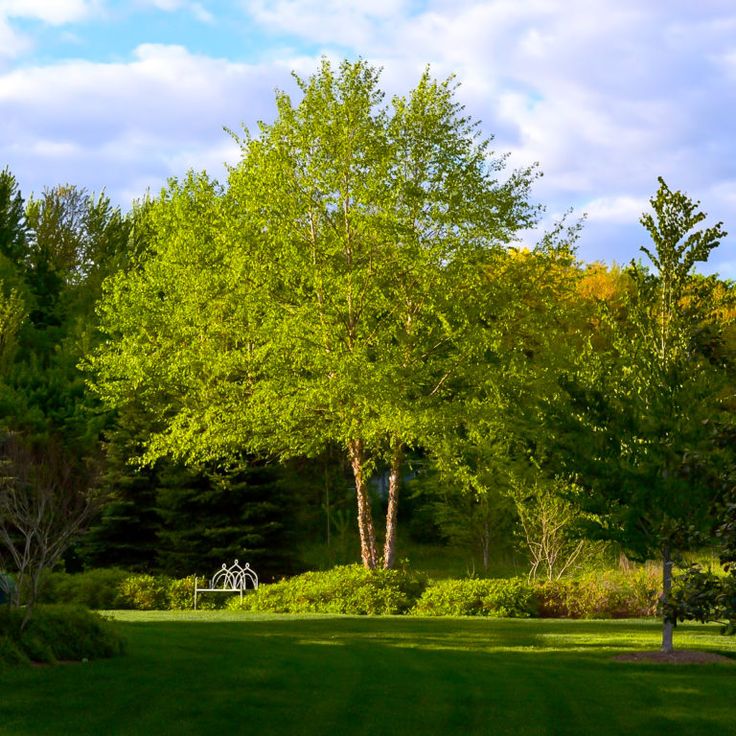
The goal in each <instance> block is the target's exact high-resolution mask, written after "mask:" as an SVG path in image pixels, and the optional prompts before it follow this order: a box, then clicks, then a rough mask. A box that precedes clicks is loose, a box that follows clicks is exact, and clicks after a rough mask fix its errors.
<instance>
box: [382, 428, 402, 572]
mask: <svg viewBox="0 0 736 736" xmlns="http://www.w3.org/2000/svg"><path fill="white" fill-rule="evenodd" d="M403 459H404V453H403V451H402V447H401V445H400V444H399V443H398V442H397V443H395V444H394V446H393V448H392V451H391V471H390V473H389V476H388V509H387V510H386V541H385V543H384V545H383V566H384V568H385V569H387V570H390V569H391V568H392V567H393V566H394V558H395V556H396V528H397V526H398V522H399V518H398V514H399V487H400V485H401V461H402V460H403Z"/></svg>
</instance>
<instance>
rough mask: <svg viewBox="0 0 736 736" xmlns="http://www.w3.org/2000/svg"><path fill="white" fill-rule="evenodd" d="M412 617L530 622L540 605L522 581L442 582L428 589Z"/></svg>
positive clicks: (519, 579)
mask: <svg viewBox="0 0 736 736" xmlns="http://www.w3.org/2000/svg"><path fill="white" fill-rule="evenodd" d="M411 613H412V614H416V615H419V616H491V617H494V618H500V617H509V618H529V617H531V616H536V614H537V601H536V597H535V590H534V587H533V586H532V585H531V584H530V583H529V582H528V581H527V580H524V579H522V578H510V579H506V580H474V579H470V580H440V581H436V582H432V583H430V584H429V585H428V586H427V588H426V589H425V590H424V592H423V593H422V595H421V597H420V598H419V599H418V600H417V602H416V605H415V606H414V608H413V609H412V611H411Z"/></svg>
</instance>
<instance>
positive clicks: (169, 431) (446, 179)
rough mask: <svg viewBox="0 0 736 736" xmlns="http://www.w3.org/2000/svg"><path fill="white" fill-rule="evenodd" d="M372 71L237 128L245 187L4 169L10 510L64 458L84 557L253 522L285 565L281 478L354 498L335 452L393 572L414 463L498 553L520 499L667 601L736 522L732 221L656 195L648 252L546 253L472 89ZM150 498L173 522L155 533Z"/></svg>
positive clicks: (554, 539) (522, 509) (233, 181)
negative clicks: (105, 182)
mask: <svg viewBox="0 0 736 736" xmlns="http://www.w3.org/2000/svg"><path fill="white" fill-rule="evenodd" d="M379 77H380V75H379V72H378V70H376V69H375V68H374V67H372V66H371V65H369V64H368V63H366V62H364V61H358V62H354V63H353V62H343V63H342V64H340V65H339V66H338V67H337V68H336V67H334V66H333V65H332V64H330V63H329V62H327V61H323V62H322V64H321V67H320V69H319V71H318V72H317V73H316V74H314V75H313V76H311V77H309V78H306V79H301V78H299V77H296V80H297V82H298V85H299V91H300V96H299V100H298V101H296V102H295V101H293V100H292V99H291V98H290V97H289V96H288V95H287V94H285V93H283V92H278V93H277V95H276V115H275V120H274V122H272V123H268V124H266V123H261V124H259V128H258V130H257V131H255V132H249V131H248V130H243V131H242V132H241V133H235V132H231V135H233V137H234V138H235V140H236V141H237V142H238V144H239V146H240V149H241V157H240V160H239V161H238V163H236V164H235V165H234V166H232V167H231V168H230V171H229V175H228V178H227V181H226V182H225V183H220V182H217V181H215V180H213V179H212V178H211V177H209V176H208V175H207V174H206V173H204V172H190V173H189V174H187V175H186V176H185V177H184V178H183V179H181V180H178V179H172V180H171V181H170V182H169V184H168V186H167V187H166V188H164V190H162V191H161V193H160V194H159V195H158V196H156V197H150V196H149V197H146V198H144V199H142V200H141V201H140V202H138V203H137V204H136V205H135V206H134V207H133V209H132V210H131V211H130V212H129V213H127V214H123V213H121V212H120V210H119V209H117V208H114V207H113V206H112V205H111V203H110V201H109V199H107V198H106V197H105V196H104V195H101V196H93V195H89V194H87V193H86V192H84V191H82V190H80V189H78V188H76V187H72V186H63V187H56V188H54V189H49V190H46V191H45V192H44V193H43V194H42V195H41V197H40V198H38V199H35V198H34V197H31V198H30V199H29V200H28V202H25V203H24V202H23V199H22V197H21V195H20V193H19V191H18V188H17V183H16V182H15V179H14V177H13V176H12V174H11V173H10V172H9V171H8V170H5V171H4V172H2V174H0V253H1V256H0V258H1V260H0V280H1V282H2V303H1V304H0V360H1V361H2V362H1V364H0V365H1V370H2V383H1V384H0V402H1V403H2V407H3V417H4V425H5V426H4V430H5V435H6V439H5V450H4V454H5V457H6V466H7V468H8V469H7V472H6V473H5V476H6V478H5V480H4V481H3V483H4V485H3V488H4V496H3V498H6V499H10V498H11V497H12V496H13V494H15V497H17V496H18V493H17V489H18V487H19V482H18V480H17V479H18V478H25V479H26V480H25V481H24V482H23V483H22V484H20V485H23V487H26V488H27V487H31V486H34V481H33V478H34V477H37V476H39V477H40V473H41V469H42V468H48V467H52V466H53V467H56V466H59V468H63V469H64V472H63V473H62V472H61V469H58V470H55V471H54V473H55V474H56V476H57V477H58V479H59V480H58V483H57V484H56V485H57V486H59V487H61V486H64V487H68V486H69V485H70V484H71V485H72V486H73V491H74V492H75V493H76V492H79V493H81V494H82V496H83V497H84V498H85V499H87V500H88V501H90V499H94V500H95V503H91V501H90V504H89V505H88V506H85V505H84V504H82V507H83V508H84V509H87V510H88V511H89V513H90V514H91V513H92V510H94V513H95V514H96V516H95V517H94V518H95V521H94V523H93V533H91V534H88V535H87V537H86V544H87V550H86V555H87V559H88V560H90V561H93V562H95V561H96V562H114V561H115V558H117V560H118V561H120V560H121V558H122V560H124V561H125V562H130V561H132V562H133V563H135V562H142V561H144V560H145V559H146V558H147V557H148V558H150V557H151V555H152V554H154V551H153V547H154V546H156V545H160V542H161V539H162V536H161V535H162V534H163V538H165V536H166V534H167V533H168V534H169V535H170V538H169V542H171V543H170V544H169V546H168V549H169V554H170V559H169V560H168V562H167V564H168V565H170V567H171V568H172V569H174V568H176V567H177V566H178V565H182V566H183V565H186V564H190V563H191V561H192V560H193V555H192V550H193V549H195V548H196V547H199V549H200V552H199V554H205V555H206V554H209V555H210V556H211V557H212V558H215V559H214V560H213V561H214V562H217V559H219V557H221V556H222V555H223V554H224V553H225V552H226V551H229V549H230V548H231V547H233V546H234V547H237V546H238V545H239V544H241V545H242V544H243V541H244V537H243V530H244V529H246V530H247V534H246V535H245V542H246V545H248V546H250V547H252V548H255V549H258V548H259V546H260V547H261V548H264V547H265V546H269V545H270V546H271V547H272V549H283V550H286V549H288V547H289V544H290V542H289V540H290V539H292V540H293V535H294V533H295V529H296V527H297V526H298V523H299V515H298V513H297V512H296V510H295V509H296V507H298V503H295V502H294V498H295V496H296V494H295V493H293V492H291V493H289V492H288V489H292V490H293V489H299V488H300V487H307V486H309V485H310V484H316V485H319V484H320V483H321V480H320V479H319V476H320V474H321V473H322V472H323V471H325V472H328V473H329V472H333V473H335V483H336V485H338V486H340V487H342V486H341V484H342V485H344V481H345V479H344V475H343V473H342V467H343V466H342V465H341V464H340V463H339V462H336V461H335V458H337V457H342V458H343V459H344V467H345V468H348V469H349V472H350V475H351V479H352V480H351V482H352V486H353V493H354V502H355V512H354V513H355V515H356V517H357V527H358V533H359V540H360V556H361V560H362V562H363V564H364V565H365V567H368V568H375V567H377V566H384V567H391V566H393V565H394V564H395V561H396V540H397V536H396V535H397V526H398V520H399V508H400V504H399V498H400V490H401V485H402V481H403V480H404V479H405V478H406V476H407V469H408V468H409V467H415V468H416V467H421V469H422V473H421V480H422V482H424V484H425V485H426V486H427V487H432V488H434V489H435V496H436V497H444V498H445V499H447V498H448V496H449V497H450V499H451V500H450V501H449V503H446V504H445V506H444V509H445V511H444V513H445V516H446V517H447V518H446V522H447V523H446V527H447V528H452V526H453V524H454V525H455V528H456V529H457V528H459V530H460V532H462V531H463V530H464V531H467V529H468V528H469V527H470V525H471V523H472V522H471V515H470V514H465V516H463V515H462V514H460V515H458V513H457V512H458V511H459V510H460V509H461V508H462V506H463V504H465V503H467V502H468V501H470V503H471V504H472V508H473V513H474V514H475V516H474V517H472V518H473V519H476V520H477V519H480V526H479V533H478V536H479V538H480V539H481V540H483V539H485V542H483V541H481V546H483V545H485V547H484V550H485V551H484V554H486V555H487V552H488V549H489V546H490V545H491V544H492V539H491V532H490V530H491V529H492V527H493V521H494V519H497V518H498V517H499V516H501V515H502V514H508V513H509V512H508V509H510V513H511V514H512V515H513V516H514V517H515V518H516V520H517V523H518V528H519V530H520V533H521V534H522V536H523V538H524V539H525V541H526V543H527V545H528V550H529V555H530V559H531V564H532V566H533V569H534V570H535V571H537V572H540V571H542V570H544V571H545V574H547V575H550V576H551V575H554V574H559V573H560V572H561V571H564V570H565V569H566V568H567V567H568V566H569V565H570V564H572V562H573V561H574V560H575V557H576V555H579V554H580V553H581V550H582V547H581V544H582V541H581V540H583V539H607V540H613V541H615V542H616V543H618V544H619V545H620V548H621V549H622V550H623V551H625V552H626V553H627V554H629V555H630V556H632V557H634V558H637V559H643V558H647V557H649V558H651V557H652V556H658V557H659V558H660V559H661V560H662V565H663V588H664V591H665V597H666V596H667V592H668V591H669V587H670V585H671V568H672V563H673V560H674V559H675V557H676V553H677V552H678V551H682V550H686V549H689V548H692V547H697V546H702V545H703V544H705V543H707V542H708V541H709V540H711V539H713V538H714V537H715V536H716V535H717V533H718V530H719V529H724V528H732V524H731V526H730V527H728V525H727V524H726V527H724V523H726V521H727V514H725V515H724V511H723V510H724V509H729V508H732V507H733V450H732V448H733V442H732V416H733V411H732V409H733V386H734V380H733V379H734V373H733V368H734V360H733V358H734V332H733V316H734V301H733V286H732V284H731V283H730V282H727V281H724V280H722V279H719V278H718V277H716V276H703V275H702V274H700V273H698V272H697V271H696V266H697V264H699V263H705V262H706V261H707V259H708V257H709V254H710V253H711V251H712V250H713V248H715V247H717V246H718V245H719V243H720V241H721V240H722V239H723V238H724V237H725V235H726V233H725V231H724V229H723V225H722V223H717V224H715V225H712V226H709V227H705V226H703V222H704V220H705V214H704V213H703V212H702V211H701V210H700V205H699V203H697V202H694V201H692V200H691V199H690V198H689V197H687V195H685V194H683V193H682V192H679V191H673V190H671V189H670V188H669V187H668V185H667V184H666V183H665V182H664V181H663V180H662V179H660V180H659V186H658V189H657V191H656V193H655V194H654V196H653V197H652V199H651V211H649V212H647V213H645V214H644V215H643V216H642V220H641V222H642V225H643V227H644V231H645V233H646V235H647V237H648V239H649V243H648V244H647V245H645V246H644V247H643V248H642V255H643V256H644V257H645V259H646V261H647V262H646V263H643V262H642V261H637V262H633V263H631V264H629V265H628V266H625V267H619V266H604V265H602V264H585V263H582V262H581V261H580V260H579V259H578V258H577V256H576V253H575V241H576V237H577V234H578V232H579V229H580V227H581V225H580V224H579V223H577V224H573V225H572V226H567V225H566V223H565V222H562V223H560V224H559V225H558V226H556V227H555V228H554V229H553V230H552V231H551V232H549V233H548V234H547V235H545V236H544V237H543V238H542V239H541V240H540V242H538V243H537V244H534V245H531V246H526V247H525V246H524V245H523V243H522V238H523V237H524V234H525V233H526V232H528V230H529V228H530V227H532V226H534V225H536V224H538V221H539V218H540V216H541V209H540V207H539V206H537V205H535V204H534V202H533V200H532V188H533V184H534V180H535V178H536V177H537V176H538V171H537V169H536V168H535V167H531V168H527V169H522V170H515V171H507V169H506V166H505V161H506V160H505V157H504V156H503V155H499V154H497V153H495V152H493V150H492V149H491V143H492V141H491V140H488V139H485V138H483V136H482V135H481V134H480V130H479V125H478V122H477V121H474V120H472V119H471V118H470V117H469V116H468V115H467V114H466V113H465V111H464V110H463V108H462V106H461V105H460V104H459V103H458V101H457V99H456V88H457V86H456V83H455V81H454V80H453V79H452V78H451V79H447V80H444V81H437V80H435V79H433V78H432V76H431V75H430V73H429V71H426V72H425V73H424V74H423V75H422V76H421V78H420V80H419V83H418V84H417V86H416V87H415V88H414V89H413V90H412V91H411V92H410V93H409V94H407V95H405V96H397V97H394V98H393V99H391V100H389V101H387V100H386V99H385V96H384V94H383V92H382V90H381V88H380V84H379V82H380V78H379ZM19 448H22V451H21V450H20V449H19ZM326 458H329V460H326ZM131 463H133V464H131ZM21 466H22V467H24V468H26V470H25V471H23V472H24V473H25V475H23V473H21V472H20V470H19V468H20V467H21ZM325 469H327V470H325ZM34 474H35V475H34ZM377 474H382V475H383V476H384V477H385V478H386V485H387V494H386V503H385V507H381V514H382V515H383V514H385V521H384V523H383V524H382V525H381V527H380V528H379V525H378V523H377V520H376V511H377V508H376V507H375V504H374V503H372V501H371V491H370V488H371V486H370V482H371V479H372V478H375V477H376V475H377ZM62 478H68V479H70V480H62ZM71 479H73V480H71ZM419 480H420V479H417V481H419ZM39 485H43V484H39V483H35V487H38V486H39ZM239 487H242V488H247V489H249V490H248V493H242V494H238V493H234V492H233V489H237V488H239ZM322 487H329V483H327V486H322ZM52 495H53V494H52ZM57 495H58V494H57ZM327 503H328V506H329V497H327ZM729 504H731V505H729ZM82 507H80V508H82ZM9 508H11V504H10V501H8V502H7V503H6V504H5V507H0V531H3V530H6V529H7V531H6V532H5V538H6V544H7V545H10V546H11V547H12V545H13V544H15V545H16V547H17V546H18V540H19V538H22V537H23V535H22V534H21V535H20V537H19V532H20V531H21V528H20V526H19V525H18V523H14V522H12V521H11V522H8V519H11V518H12V515H11V514H10V512H9V511H8V509H9ZM154 509H155V510H156V513H155V515H156V518H157V519H158V521H157V522H156V523H158V524H161V519H162V518H164V519H165V518H166V514H167V513H168V514H169V519H173V520H174V521H175V522H177V523H172V524H171V525H170V526H169V528H168V530H167V528H166V524H165V522H164V523H163V526H159V528H158V531H157V534H156V535H155V536H151V535H150V534H149V535H148V536H146V533H145V528H146V525H147V524H151V523H153V521H154V519H153V516H152V512H153V510H154ZM504 509H507V511H504ZM3 512H4V513H5V516H3ZM80 513H81V512H80ZM86 513H87V511H85V514H86ZM146 514H148V515H149V518H145V516H146ZM213 516H216V517H218V518H217V519H216V520H214V519H213ZM205 518H206V519H208V520H211V521H212V523H211V524H210V525H209V526H206V525H200V524H199V523H198V521H199V520H202V519H205ZM453 518H454V521H453ZM183 519H185V520H186V521H184V522H183V523H181V522H182V520H183ZM84 520H85V521H87V518H86V516H85V519H84ZM16 521H17V520H16ZM139 534H142V535H143V539H145V544H143V543H141V540H140V539H137V538H136V535H139ZM484 534H485V537H484V536H483V535H484ZM290 535H291V536H290ZM116 537H117V538H116ZM381 543H382V547H381ZM126 547H127V551H126ZM202 550H206V552H202ZM82 554H85V552H84V551H83V552H82ZM136 556H137V557H136ZM199 559H201V557H200V558H199ZM281 564H282V565H286V562H285V561H283V560H282V562H281ZM670 618H671V617H670ZM669 623H672V621H671V620H670V621H669ZM665 640H666V641H665V645H667V642H668V641H669V642H670V644H669V645H670V646H671V631H670V630H668V629H666V631H665Z"/></svg>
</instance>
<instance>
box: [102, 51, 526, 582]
mask: <svg viewBox="0 0 736 736" xmlns="http://www.w3.org/2000/svg"><path fill="white" fill-rule="evenodd" d="M297 82H298V84H299V87H300V92H301V100H300V101H299V102H298V103H297V104H294V103H293V102H292V100H291V99H290V98H289V96H288V95H286V94H284V93H279V94H278V95H277V100H276V104H277V116H276V120H275V122H273V123H272V124H268V125H266V124H261V125H260V130H259V132H258V135H257V136H251V135H249V134H248V133H247V132H246V133H245V135H244V136H243V137H242V138H239V139H238V140H239V142H240V144H241V147H242V160H241V162H240V163H239V164H237V165H236V166H235V167H234V168H233V169H232V171H231V175H230V181H229V187H228V188H227V191H226V192H224V193H223V192H221V191H220V190H219V189H218V187H217V186H215V185H213V184H212V183H211V182H209V181H208V180H207V179H206V178H204V177H201V176H200V177H197V176H193V175H191V176H190V177H189V178H188V179H187V181H186V182H185V183H184V184H182V185H180V184H176V183H175V184H173V185H172V187H171V188H170V189H169V191H168V192H165V193H164V194H163V195H162V197H161V198H160V200H159V201H157V202H155V203H153V204H152V206H151V209H150V213H149V214H150V217H151V220H150V222H151V223H153V225H152V232H153V233H154V235H153V245H152V248H151V251H150V252H149V253H148V254H147V256H145V257H143V258H142V260H141V263H140V265H139V267H137V268H133V269H131V270H129V271H128V272H127V273H125V274H124V275H121V276H120V277H118V278H116V279H114V280H113V281H112V283H111V285H110V288H109V289H108V291H107V294H106V297H105V299H104V300H103V303H102V306H101V314H102V319H103V324H104V328H105V329H106V331H107V332H108V334H109V336H110V340H109V341H108V342H107V343H106V345H105V347H104V348H103V349H102V350H101V351H99V352H98V354H97V356H96V357H95V358H94V359H93V360H92V361H91V366H92V369H93V371H94V376H95V377H94V379H93V380H94V382H95V385H96V386H97V389H98V391H99V392H100V394H101V395H102V396H103V397H104V398H105V399H106V400H108V401H109V402H110V403H112V404H117V405H120V403H125V401H126V396H128V395H129V394H130V393H131V392H136V393H137V395H138V397H139V398H143V400H145V401H148V403H149V405H150V406H151V407H152V408H154V411H156V412H157V419H158V424H157V425H156V427H155V431H154V432H153V433H152V435H151V437H150V439H149V441H148V443H147V448H146V453H145V457H146V458H147V459H148V460H152V459H154V458H155V457H158V456H160V455H163V454H172V455H174V456H175V457H180V458H184V459H186V460H188V461H190V462H201V461H202V460H213V459H214V460H218V459H219V460H221V459H223V458H225V457H227V456H228V455H232V454H233V453H237V452H241V451H243V450H249V451H252V452H256V453H261V454H269V455H276V456H278V457H280V458H282V459H284V458H287V457H293V456H299V455H315V454H317V453H318V452H320V451H321V450H322V449H323V448H324V447H326V446H329V445H338V446H341V447H342V448H343V449H344V451H345V452H346V455H347V456H348V458H349V460H350V463H351V466H352V469H353V476H354V481H355V490H356V498H357V507H358V528H359V532H360V540H361V558H362V561H363V564H364V565H365V566H366V567H368V568H374V567H376V566H377V565H379V564H380V563H381V560H380V557H379V553H378V548H377V542H376V532H375V528H374V522H373V518H372V514H371V507H370V503H369V494H368V480H369V477H370V475H371V472H372V470H373V468H374V467H375V464H376V463H377V462H384V463H386V464H387V465H388V466H389V467H390V478H389V480H390V482H389V498H388V509H387V516H386V534H385V545H384V550H383V564H384V565H385V566H387V567H390V566H391V565H392V564H393V559H394V554H395V542H396V521H397V508H398V492H399V483H400V478H401V467H402V462H403V459H404V455H405V452H406V450H407V448H409V447H412V446H416V445H419V444H421V443H422V441H423V439H424V438H425V437H426V436H427V435H428V434H429V433H430V432H429V430H430V429H432V430H433V429H434V426H435V424H436V420H437V416H438V415H437V414H436V412H437V411H439V410H444V406H445V405H446V403H447V401H448V400H449V399H450V398H451V397H452V392H451V391H450V386H451V384H452V383H453V381H454V380H455V377H456V376H457V375H458V371H459V370H460V368H461V367H462V366H464V365H466V364H467V363H468V361H474V360H477V359H478V358H479V356H481V355H483V353H484V340H485V339H486V337H485V331H484V330H485V326H486V325H487V324H488V323H487V322H485V323H484V318H485V317H486V316H488V315H484V314H482V310H480V311H479V306H478V305H479V303H484V302H485V301H486V297H485V294H486V293H487V292H488V291H489V290H490V291H493V289H494V283H493V281H492V279H489V278H488V274H487V273H486V270H485V265H486V264H488V263H489V262H490V261H492V260H493V259H494V258H495V257H497V256H498V255H499V254H500V253H502V252H503V248H504V246H505V245H507V244H508V243H509V242H511V241H512V240H513V239H514V237H515V235H516V233H518V232H519V231H520V230H521V229H523V228H524V227H526V226H528V225H530V224H532V223H533V221H534V219H535V215H536V210H535V208H534V207H532V206H531V205H530V204H529V202H528V190H529V187H530V184H531V181H532V179H533V177H534V173H533V171H531V170H526V171H520V172H514V173H512V174H511V175H510V176H509V177H508V178H507V179H506V180H504V181H500V180H499V176H500V172H501V170H502V169H503V159H499V158H494V157H493V156H492V154H491V152H490V151H489V149H488V141H485V140H483V139H482V138H480V137H479V134H478V131H477V125H476V124H475V123H474V122H473V121H471V120H469V119H468V118H467V117H465V116H464V115H463V113H462V107H461V106H460V105H459V103H458V102H457V101H456V99H455V85H454V82H453V81H452V80H448V81H446V82H436V81H434V80H432V79H431V78H430V76H429V74H428V73H425V74H424V75H423V76H422V78H421V80H420V82H419V85H418V86H417V87H416V89H415V90H414V91H413V92H411V93H410V94H409V95H408V96H406V97H397V98H394V99H393V100H392V103H391V105H386V104H385V103H384V100H383V93H382V92H381V90H380V88H379V86H378V72H377V71H376V70H375V69H374V68H372V67H370V66H369V65H368V64H366V63H365V62H363V61H359V62H355V63H350V62H343V63H342V64H341V65H340V67H339V69H338V70H335V69H333V67H332V66H331V65H330V63H329V62H327V61H323V63H322V66H321V68H320V71H319V72H318V73H317V74H315V75H314V76H313V77H311V78H310V79H307V80H301V79H298V78H297ZM155 407H157V408H155Z"/></svg>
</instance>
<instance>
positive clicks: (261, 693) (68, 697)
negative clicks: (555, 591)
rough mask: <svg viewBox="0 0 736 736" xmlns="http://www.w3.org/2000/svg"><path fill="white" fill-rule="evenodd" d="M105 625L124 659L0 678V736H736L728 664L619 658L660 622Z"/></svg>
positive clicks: (202, 616) (177, 621)
mask: <svg viewBox="0 0 736 736" xmlns="http://www.w3.org/2000/svg"><path fill="white" fill-rule="evenodd" d="M114 615H115V617H116V618H117V619H119V622H120V623H119V625H120V627H121V629H122V630H123V632H124V634H125V635H126V636H127V638H128V643H129V651H128V654H127V655H126V656H124V657H119V658H116V659H111V660H98V661H94V662H90V663H87V664H68V665H59V666H56V667H36V668H26V669H15V670H5V671H3V672H0V733H2V734H13V735H14V736H26V735H27V736H31V735H32V736H41V735H42V734H78V735H80V736H81V735H84V734H90V735H91V736H103V735H108V734H135V735H136V736H148V735H156V734H177V735H179V736H184V735H185V734H205V735H207V734H217V735H218V736H219V735H220V734H259V735H260V734H263V735H270V734H290V735H294V734H329V735H330V736H342V735H343V734H346V735H347V734H371V735H372V736H381V735H386V734H409V735H413V734H422V735H423V734H438V735H440V734H441V735H442V736H447V735H448V734H464V735H468V734H493V735H494V736H497V735H498V736H501V735H503V734H514V735H515V736H523V735H526V734H528V735H532V734H565V735H567V734H582V735H586V736H587V735H590V734H596V736H603V735H605V734H637V735H638V736H642V735H646V734H653V735H659V734H667V735H668V736H675V735H677V734H682V735H683V736H684V735H685V734H687V736H697V735H698V734H703V735H704V736H705V735H707V736H715V735H716V734H719V735H720V734H724V735H727V734H736V698H734V683H735V682H736V664H734V665H731V664H730V663H729V664H725V665H724V664H719V665H685V666H672V665H655V664H638V663H636V664H634V663H622V662H616V661H613V660H612V657H613V656H614V655H615V654H617V653H621V652H625V651H635V650H639V649H656V648H657V647H658V644H659V626H658V624H657V622H656V621H646V622H644V621H553V620H541V621H540V620H489V619H457V618H456V619H420V618H408V617H375V618H352V617H334V616H313V617H295V616H258V615H248V614H241V613H234V612H226V611H217V612H206V611H202V612H197V613H194V612H172V613H164V612H161V613H141V612H129V613H122V612H120V613H116V614H114ZM676 645H677V646H679V647H682V648H696V649H704V650H709V651H716V652H721V653H724V654H728V655H730V656H733V657H734V658H736V639H734V638H725V637H721V636H719V634H718V627H716V626H699V625H695V626H681V627H678V629H677V632H676Z"/></svg>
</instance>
